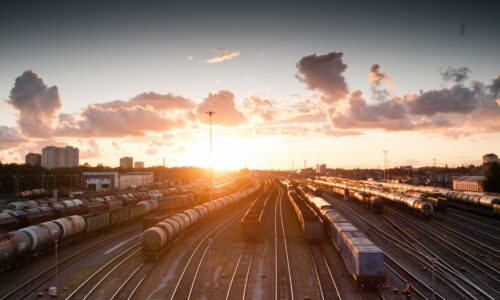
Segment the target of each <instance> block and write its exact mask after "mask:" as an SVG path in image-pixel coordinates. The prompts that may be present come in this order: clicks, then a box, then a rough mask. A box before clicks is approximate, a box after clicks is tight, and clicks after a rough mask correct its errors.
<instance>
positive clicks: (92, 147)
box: [80, 140, 102, 159]
mask: <svg viewBox="0 0 500 300" xmlns="http://www.w3.org/2000/svg"><path fill="white" fill-rule="evenodd" d="M101 155H102V151H101V147H100V146H99V144H98V143H97V142H96V141H95V140H89V141H88V142H87V145H86V147H85V148H83V149H81V150H80V158H81V159H87V158H98V157H101Z"/></svg>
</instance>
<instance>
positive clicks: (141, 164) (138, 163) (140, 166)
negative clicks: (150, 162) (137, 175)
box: [134, 161, 144, 169]
mask: <svg viewBox="0 0 500 300" xmlns="http://www.w3.org/2000/svg"><path fill="white" fill-rule="evenodd" d="M134 169H144V162H143V161H136V162H135V163H134Z"/></svg>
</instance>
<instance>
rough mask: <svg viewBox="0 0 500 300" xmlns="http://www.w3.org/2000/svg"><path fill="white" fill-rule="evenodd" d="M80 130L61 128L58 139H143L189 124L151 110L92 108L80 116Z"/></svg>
mask: <svg viewBox="0 0 500 300" xmlns="http://www.w3.org/2000/svg"><path fill="white" fill-rule="evenodd" d="M80 117H81V120H78V121H77V122H76V126H70V125H67V124H64V125H63V126H61V127H59V128H57V130H56V131H55V134H56V135H57V136H79V137H119V136H141V135H145V134H146V133H147V132H159V131H165V130H172V129H176V128H181V127H183V126H184V124H185V121H184V120H181V119H171V118H165V117H163V116H162V115H161V114H160V113H159V112H158V111H156V110H153V108H151V107H147V108H144V107H141V106H133V107H118V108H103V107H101V106H99V105H89V106H87V108H85V109H84V110H83V111H82V112H81V114H80Z"/></svg>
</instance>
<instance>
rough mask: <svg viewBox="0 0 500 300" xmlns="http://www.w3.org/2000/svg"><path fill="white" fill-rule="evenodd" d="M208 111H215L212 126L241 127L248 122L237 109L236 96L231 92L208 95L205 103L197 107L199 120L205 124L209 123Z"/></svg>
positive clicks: (204, 100)
mask: <svg viewBox="0 0 500 300" xmlns="http://www.w3.org/2000/svg"><path fill="white" fill-rule="evenodd" d="M208 111H215V115H214V116H213V117H212V124H217V125H223V126H234V125H240V124H243V123H245V122H246V118H245V116H244V115H243V113H241V112H240V111H239V110H238V109H237V108H236V104H235V102H234V95H233V93H231V92H230V91H219V92H218V93H215V94H212V93H210V94H208V96H207V97H206V98H205V99H203V102H201V103H200V104H198V106H197V107H196V115H197V116H198V119H199V120H200V121H201V122H202V123H205V124H208V123H209V117H208V115H207V112H208Z"/></svg>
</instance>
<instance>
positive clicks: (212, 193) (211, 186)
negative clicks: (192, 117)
mask: <svg viewBox="0 0 500 300" xmlns="http://www.w3.org/2000/svg"><path fill="white" fill-rule="evenodd" d="M207 114H208V116H209V118H210V201H212V200H214V182H213V168H212V116H213V115H214V114H215V111H211V110H209V111H207Z"/></svg>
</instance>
